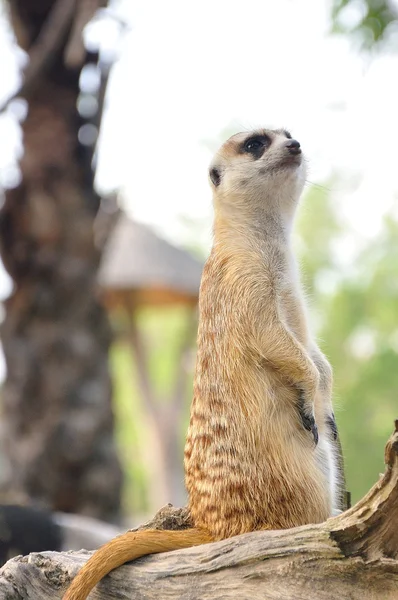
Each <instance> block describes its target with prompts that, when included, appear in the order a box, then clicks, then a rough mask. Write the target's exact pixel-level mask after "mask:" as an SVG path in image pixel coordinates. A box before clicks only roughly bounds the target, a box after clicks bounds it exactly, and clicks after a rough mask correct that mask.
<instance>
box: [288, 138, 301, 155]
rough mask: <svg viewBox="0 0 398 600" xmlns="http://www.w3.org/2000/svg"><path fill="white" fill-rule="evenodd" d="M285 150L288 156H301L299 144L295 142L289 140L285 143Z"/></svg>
mask: <svg viewBox="0 0 398 600" xmlns="http://www.w3.org/2000/svg"><path fill="white" fill-rule="evenodd" d="M286 148H287V149H288V151H289V152H290V154H301V148H300V142H298V141H297V140H289V141H288V142H287V143H286Z"/></svg>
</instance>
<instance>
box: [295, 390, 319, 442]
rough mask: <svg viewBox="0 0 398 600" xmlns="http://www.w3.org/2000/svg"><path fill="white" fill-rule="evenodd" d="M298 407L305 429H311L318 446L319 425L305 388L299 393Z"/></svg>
mask: <svg viewBox="0 0 398 600" xmlns="http://www.w3.org/2000/svg"><path fill="white" fill-rule="evenodd" d="M298 409H299V415H300V419H301V423H302V425H303V427H304V429H306V430H307V431H310V432H311V433H312V436H313V438H314V442H315V446H316V445H317V444H318V440H319V434H318V427H317V424H316V422H315V417H314V413H313V409H312V406H311V407H309V406H308V402H307V399H306V397H305V394H304V392H303V390H300V393H299V402H298Z"/></svg>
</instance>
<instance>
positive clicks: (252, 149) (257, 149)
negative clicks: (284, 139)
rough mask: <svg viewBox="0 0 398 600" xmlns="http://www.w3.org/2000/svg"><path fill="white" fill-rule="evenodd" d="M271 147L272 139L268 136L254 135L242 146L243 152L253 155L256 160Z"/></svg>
mask: <svg viewBox="0 0 398 600" xmlns="http://www.w3.org/2000/svg"><path fill="white" fill-rule="evenodd" d="M270 145H271V139H270V138H269V137H268V136H267V135H253V136H252V137H249V138H248V139H247V140H246V141H245V142H244V143H243V145H242V147H241V152H243V153H244V154H251V155H252V156H253V158H254V159H256V160H257V159H258V158H261V156H262V155H263V154H264V152H265V150H266V149H267V148H269V146H270Z"/></svg>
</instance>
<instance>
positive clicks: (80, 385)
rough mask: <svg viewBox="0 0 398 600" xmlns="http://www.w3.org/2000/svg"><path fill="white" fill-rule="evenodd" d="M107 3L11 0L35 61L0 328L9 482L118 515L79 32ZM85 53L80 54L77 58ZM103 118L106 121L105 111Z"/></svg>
mask: <svg viewBox="0 0 398 600" xmlns="http://www.w3.org/2000/svg"><path fill="white" fill-rule="evenodd" d="M103 4H104V2H103V1H102V0H94V1H93V0H79V1H77V0H56V1H54V0H46V1H44V2H43V1H42V0H29V1H28V0H15V1H14V0H13V1H12V2H10V3H9V5H10V8H11V14H12V18H13V24H14V28H15V32H16V35H17V36H18V42H19V43H20V45H22V46H23V47H24V49H25V50H27V51H28V52H29V55H30V63H29V65H28V67H27V70H26V72H25V78H24V83H23V85H22V88H21V90H20V92H19V93H20V94H21V95H23V96H24V97H25V98H26V99H27V100H28V103H29V112H28V116H27V119H26V121H25V122H24V124H23V134H24V146H25V153H24V156H23V158H22V160H21V165H20V166H21V174H22V181H21V183H20V185H18V187H16V188H15V189H10V190H8V191H7V193H6V199H5V203H4V205H3V206H2V208H1V210H0V250H1V255H2V259H3V262H4V264H5V266H6V269H7V271H8V272H9V274H10V275H11V277H12V279H13V281H14V289H13V291H12V294H11V296H10V297H9V298H8V299H7V301H6V302H5V307H6V316H5V319H4V323H3V324H2V326H1V336H2V343H3V347H4V353H5V357H6V363H7V379H6V382H5V384H4V387H3V389H2V428H1V433H0V442H1V445H2V450H3V453H4V458H5V459H7V461H8V463H9V471H8V474H7V473H5V471H3V472H2V473H1V478H2V480H3V481H2V482H1V483H2V485H3V487H5V488H6V489H12V490H13V491H15V493H22V494H23V495H24V496H27V497H30V498H34V499H35V500H39V501H41V502H43V503H44V504H45V505H47V506H48V507H49V508H51V509H53V510H56V511H64V512H74V513H81V514H86V515H90V516H93V517H97V518H100V519H104V520H113V519H115V517H117V515H118V513H119V510H120V489H121V479H122V477H121V469H120V466H119V461H118V458H117V455H116V449H115V444H114V440H113V417H112V408H111V385H110V377H109V370H108V347H109V344H110V340H111V331H110V327H109V324H108V320H107V315H106V313H105V310H104V309H103V308H102V306H101V304H100V303H99V301H98V299H97V297H96V288H97V284H96V271H97V266H98V263H99V259H100V252H99V250H98V248H96V247H95V244H94V234H93V223H94V219H95V216H96V213H97V210H98V205H99V198H98V196H97V195H96V193H95V192H94V188H93V174H92V170H91V158H92V154H93V148H92V147H89V146H83V145H81V144H80V143H79V141H78V132H79V130H80V131H81V127H82V125H84V124H85V122H84V120H82V118H81V117H80V116H79V114H78V112H77V108H76V104H77V100H78V97H79V94H80V89H79V76H80V71H81V68H82V66H84V64H85V61H86V60H88V59H89V58H90V60H91V61H92V62H93V63H94V64H96V62H97V58H98V57H97V56H96V55H88V54H86V52H85V50H84V47H83V44H82V39H81V30H82V28H83V26H84V24H85V22H86V21H87V18H89V17H90V16H91V15H92V14H93V12H94V11H95V9H96V8H97V7H98V6H100V5H103ZM79 57H80V58H79ZM98 118H99V117H98Z"/></svg>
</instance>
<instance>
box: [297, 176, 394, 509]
mask: <svg viewBox="0 0 398 600" xmlns="http://www.w3.org/2000/svg"><path fill="white" fill-rule="evenodd" d="M331 185H333V184H331ZM344 233H346V228H345V227H344V225H343V224H342V223H339V222H338V219H337V217H336V209H335V207H334V204H333V198H332V194H331V193H330V192H328V191H327V189H326V188H324V189H322V188H320V189H317V188H312V189H310V190H309V193H308V194H307V197H306V199H305V200H304V203H303V209H302V211H301V213H300V215H299V219H298V234H299V239H300V240H301V243H299V244H298V246H299V253H300V255H301V262H302V266H303V269H304V271H305V275H304V281H306V284H307V288H308V289H310V291H311V295H313V298H312V301H313V304H314V306H313V309H314V310H315V313H316V314H317V315H318V317H319V319H318V333H319V338H320V340H321V346H322V348H323V350H324V351H325V353H326V355H327V356H328V357H329V359H330V361H331V363H332V365H333V368H334V373H335V406H336V418H337V422H338V426H339V430H340V434H341V438H342V444H343V450H344V456H345V460H346V470H347V480H348V489H349V490H350V491H351V492H352V494H353V500H354V501H355V500H357V499H358V498H360V497H361V496H363V494H364V493H365V492H366V491H367V490H368V489H369V487H370V486H371V485H372V484H373V483H374V482H375V481H376V480H377V478H378V474H379V473H380V472H382V471H383V470H384V465H383V454H384V446H385V443H386V440H387V438H388V437H389V435H390V433H391V431H392V424H393V419H394V418H396V417H397V415H398V369H397V365H398V273H397V266H398V223H397V221H396V220H395V219H394V218H392V217H389V218H387V219H386V220H385V222H384V226H383V229H382V231H381V233H380V234H379V235H378V236H377V237H376V238H374V239H373V240H371V241H370V243H369V245H368V246H367V247H366V249H364V250H363V251H362V252H361V253H360V254H359V256H358V257H357V259H356V265H355V266H356V268H355V269H353V268H350V272H349V274H347V273H345V272H344V271H342V269H341V268H339V265H338V264H336V260H335V248H336V244H338V243H339V239H340V237H341V235H342V234H344ZM320 273H323V274H324V276H323V277H322V285H317V282H319V281H320V277H319V276H320ZM328 277H329V278H330V279H331V280H332V282H333V285H329V286H328V285H326V286H325V285H324V283H325V279H326V280H327V278H328Z"/></svg>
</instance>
